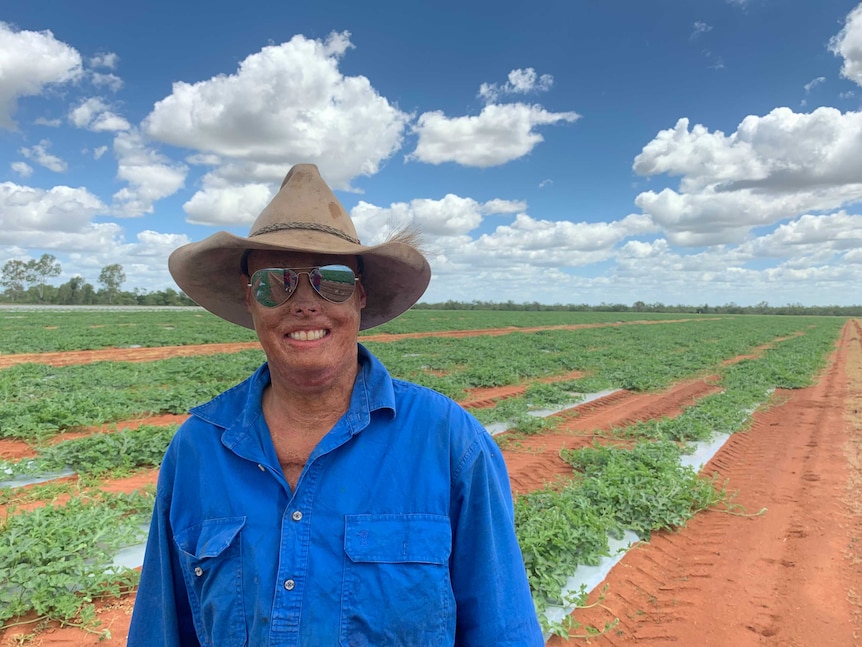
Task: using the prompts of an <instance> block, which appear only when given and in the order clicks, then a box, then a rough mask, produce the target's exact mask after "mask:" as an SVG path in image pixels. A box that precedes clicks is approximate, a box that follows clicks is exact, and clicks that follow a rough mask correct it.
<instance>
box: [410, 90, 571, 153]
mask: <svg viewBox="0 0 862 647" xmlns="http://www.w3.org/2000/svg"><path fill="white" fill-rule="evenodd" d="M579 118H580V115H578V114H577V113H575V112H548V111H547V110H545V109H544V108H542V107H541V106H535V105H533V106H531V105H526V104H523V103H512V104H502V105H496V104H492V105H488V106H485V107H484V108H483V109H482V112H481V113H480V114H479V115H477V116H467V117H452V118H449V117H447V116H446V115H444V114H443V112H441V111H434V112H426V113H424V114H422V115H421V116H420V117H419V120H418V122H417V124H416V126H415V127H414V131H415V132H416V134H418V136H419V142H418V144H417V146H416V150H415V151H413V153H411V154H410V155H409V156H408V159H410V160H417V161H420V162H426V163H428V164H443V163H444V162H456V163H458V164H462V165H464V166H475V167H489V166H499V165H501V164H505V163H506V162H510V161H512V160H515V159H518V158H520V157H523V156H524V155H527V154H528V153H529V152H530V151H532V150H533V148H534V147H535V146H536V145H537V144H538V143H540V142H542V141H544V139H543V137H542V136H541V135H540V134H539V133H537V132H536V131H535V128H536V127H537V126H544V125H548V124H557V123H559V122H569V123H572V122H574V121H577V120H578V119H579Z"/></svg>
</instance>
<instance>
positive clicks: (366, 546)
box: [344, 514, 452, 564]
mask: <svg viewBox="0 0 862 647" xmlns="http://www.w3.org/2000/svg"><path fill="white" fill-rule="evenodd" d="M344 523H345V528H344V551H345V552H346V553H347V556H348V557H350V559H351V560H353V561H354V562H386V563H401V562H423V563H426V564H445V563H446V561H447V560H448V559H449V554H450V553H451V552H452V526H451V525H450V523H449V517H447V516H445V515H437V514H351V515H346V516H345V518H344Z"/></svg>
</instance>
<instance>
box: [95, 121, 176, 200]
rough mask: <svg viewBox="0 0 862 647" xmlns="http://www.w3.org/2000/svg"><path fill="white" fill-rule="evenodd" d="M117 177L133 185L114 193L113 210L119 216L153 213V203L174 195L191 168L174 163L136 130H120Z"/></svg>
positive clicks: (115, 150)
mask: <svg viewBox="0 0 862 647" xmlns="http://www.w3.org/2000/svg"><path fill="white" fill-rule="evenodd" d="M114 155H115V156H116V158H117V164H118V166H117V177H118V178H119V179H121V180H124V181H126V182H127V183H128V185H129V186H127V187H126V188H123V189H121V190H120V191H118V192H117V193H115V194H114V204H113V207H112V213H113V214H114V215H115V216H118V217H135V216H141V215H143V214H145V213H152V211H153V202H155V201H156V200H160V199H162V198H166V197H167V196H169V195H173V194H174V193H176V192H177V191H178V190H179V189H181V188H182V187H183V185H184V183H185V179H186V174H187V173H188V167H186V166H185V165H183V164H177V163H172V162H171V161H170V160H169V159H168V158H167V157H165V156H164V155H162V154H160V153H159V152H157V151H156V150H154V149H151V148H148V147H147V146H146V144H145V143H144V141H143V139H142V138H141V136H140V134H139V133H137V132H134V131H130V132H126V133H118V134H117V136H116V137H115V138H114Z"/></svg>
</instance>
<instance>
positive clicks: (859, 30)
mask: <svg viewBox="0 0 862 647" xmlns="http://www.w3.org/2000/svg"><path fill="white" fill-rule="evenodd" d="M829 50H830V51H831V52H832V53H833V54H835V56H840V57H841V58H843V59H844V63H843V65H842V66H841V76H843V77H844V78H847V79H850V80H851V81H853V82H854V83H856V84H858V85H862V4H860V5H857V6H856V8H855V9H853V10H852V11H851V12H850V13H849V14H847V18H846V20H845V22H844V27H843V28H842V29H841V31H840V32H838V34H836V35H835V36H833V37H832V38H831V39H830V40H829Z"/></svg>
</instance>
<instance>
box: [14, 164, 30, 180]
mask: <svg viewBox="0 0 862 647" xmlns="http://www.w3.org/2000/svg"><path fill="white" fill-rule="evenodd" d="M11 166H12V170H13V171H15V173H17V174H18V175H20V176H21V177H24V178H26V177H30V176H31V175H33V167H32V166H30V165H29V164H27V162H12V164H11Z"/></svg>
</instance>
